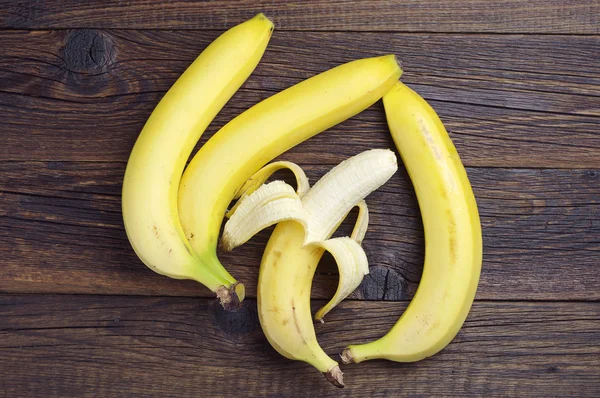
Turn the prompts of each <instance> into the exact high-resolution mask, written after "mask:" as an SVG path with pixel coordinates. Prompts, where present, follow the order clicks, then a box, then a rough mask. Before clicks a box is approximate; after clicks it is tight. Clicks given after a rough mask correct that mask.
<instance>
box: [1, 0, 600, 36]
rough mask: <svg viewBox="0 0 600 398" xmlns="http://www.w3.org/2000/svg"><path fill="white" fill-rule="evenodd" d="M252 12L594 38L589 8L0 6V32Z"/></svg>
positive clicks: (150, 1) (501, 4)
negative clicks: (567, 34) (8, 29)
mask: <svg viewBox="0 0 600 398" xmlns="http://www.w3.org/2000/svg"><path fill="white" fill-rule="evenodd" d="M258 12H264V13H266V14H267V15H268V16H271V17H272V18H273V20H274V21H275V23H276V24H277V27H278V28H279V29H282V30H285V29H288V30H306V31H315V30H337V31H394V32H414V31H424V32H505V33H570V34H595V33H599V32H600V17H599V16H598V15H600V4H599V3H598V1H596V0H577V1H563V0H529V1H527V2H523V1H517V0H495V1H493V2H491V1H488V0H447V1H437V0H422V1H418V2H414V1H406V0H369V1H360V0H349V1H329V0H308V1H307V0H292V1H273V0H258V1H257V0H252V1H250V0H235V1H182V0H177V1H162V0H144V1H122V0H86V1H79V0H61V1H46V0H2V1H0V27H4V28H20V29H23V28H25V29H40V28H42V29H43V28H73V27H77V28H81V27H93V28H128V29H147V28H164V29H226V28H228V27H230V26H231V25H234V24H237V23H239V22H240V21H243V20H244V19H247V18H249V17H251V16H252V15H254V14H255V13H258Z"/></svg>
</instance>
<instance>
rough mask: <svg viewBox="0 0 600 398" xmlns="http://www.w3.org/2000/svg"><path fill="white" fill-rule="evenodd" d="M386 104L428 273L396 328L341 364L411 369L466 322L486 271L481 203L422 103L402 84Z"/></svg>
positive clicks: (350, 352) (353, 349)
mask: <svg viewBox="0 0 600 398" xmlns="http://www.w3.org/2000/svg"><path fill="white" fill-rule="evenodd" d="M383 104H384V107H385V112H386V116H387V120H388V125H389V128H390V131H391V133H392V137H393V139H394V142H395V143H396V146H397V148H398V151H399V152H400V156H401V157H402V160H403V161H404V165H405V166H406V169H407V170H408V174H409V175H410V178H411V180H412V182H413V185H414V188H415V192H416V195H417V199H418V201H419V207H420V209H421V214H422V217H423V226H424V229H425V266H424V269H423V276H422V277H421V282H420V284H419V288H418V290H417V292H416V294H415V297H414V298H413V300H412V301H411V303H410V305H409V306H408V308H407V309H406V311H405V312H404V313H403V314H402V316H401V317H400V319H399V320H398V322H397V323H396V325H395V326H394V327H393V328H392V329H391V330H390V331H389V332H388V333H387V334H386V335H385V336H384V337H382V338H381V339H379V340H376V341H373V342H370V343H367V344H360V345H351V346H349V347H348V348H346V349H345V350H344V351H343V353H342V355H341V356H342V361H343V362H344V363H351V362H356V363H358V362H362V361H366V360H369V359H376V358H382V359H389V360H392V361H398V362H413V361H418V360H421V359H423V358H426V357H429V356H431V355H433V354H435V353H437V352H438V351H440V350H442V349H443V348H444V347H445V346H446V345H448V344H449V343H450V341H451V340H452V339H453V338H454V336H456V334H457V333H458V330H459V329H460V327H461V326H462V324H463V322H464V321H465V319H466V317H467V314H468V312H469V309H470V308H471V304H472V303H473V299H474V298H475V291H476V290H477V283H478V281H479V274H480V271H481V261H482V239H481V226H480V222H479V214H478V211H477V204H476V203H475V198H474V196H473V191H472V189H471V185H470V183H469V180H468V178H467V173H466V171H465V169H464V167H463V165H462V163H461V161H460V158H459V157H458V153H457V152H456V149H455V147H454V145H453V144H452V141H451V140H450V137H449V136H448V133H447V132H446V129H445V128H444V125H443V124H442V122H441V120H440V119H439V117H438V116H437V114H436V113H435V111H434V110H433V109H432V108H431V107H430V106H429V104H427V102H426V101H425V100H424V99H423V98H421V97H420V96H419V95H418V94H417V93H415V92H414V91H412V90H411V89H410V88H408V87H407V86H405V85H404V84H402V83H400V82H398V83H396V85H395V86H394V88H393V89H392V90H391V91H390V92H389V93H387V94H386V95H385V96H384V97H383Z"/></svg>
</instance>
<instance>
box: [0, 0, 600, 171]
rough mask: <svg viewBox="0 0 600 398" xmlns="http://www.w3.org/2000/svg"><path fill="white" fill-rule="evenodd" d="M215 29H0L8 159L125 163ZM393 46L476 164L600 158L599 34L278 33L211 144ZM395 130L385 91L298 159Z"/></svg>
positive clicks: (297, 152) (321, 158)
mask: <svg viewBox="0 0 600 398" xmlns="http://www.w3.org/2000/svg"><path fill="white" fill-rule="evenodd" d="M82 4H83V3H82ZM218 33H219V32H199V31H177V32H171V31H142V32H140V31H132V30H126V31H97V30H74V31H50V32H49V31H33V32H24V31H4V32H2V34H0V46H1V47H2V48H4V49H5V50H4V54H3V57H2V58H0V121H2V123H3V134H2V137H1V138H0V144H1V145H0V160H45V161H55V160H88V161H91V160H94V161H119V162H125V161H126V160H127V157H128V154H129V151H130V149H131V147H132V145H133V143H134V141H135V139H136V137H137V135H138V133H139V131H140V129H141V128H142V126H143V124H144V122H145V120H146V119H147V117H148V116H149V114H150V112H151V111H152V109H153V108H154V106H155V105H156V103H157V102H158V100H159V99H160V98H161V97H162V95H163V94H164V92H165V91H166V90H167V89H168V88H169V87H170V86H171V85H172V84H173V82H174V81H175V79H176V78H177V77H178V76H179V74H180V73H181V72H182V71H183V70H184V69H185V68H186V66H187V65H189V63H190V62H191V61H192V60H193V59H194V58H195V57H196V56H197V54H198V53H199V52H200V51H201V50H202V49H203V48H204V47H205V46H206V45H207V44H208V43H210V41H211V40H212V39H214V37H215V36H216V35H217V34H218ZM324 49H326V50H324ZM387 52H395V53H397V54H398V55H399V56H400V58H401V59H402V61H403V64H404V68H405V70H406V72H405V75H404V77H403V80H404V81H405V82H407V83H408V84H409V85H410V86H412V87H414V88H416V89H417V90H418V91H419V92H420V93H422V94H423V95H424V97H426V98H427V99H429V100H430V101H431V103H432V105H433V106H434V107H435V108H436V110H437V111H438V112H439V114H440V115H441V117H442V119H443V120H444V122H445V123H446V125H447V127H448V129H449V130H450V133H451V135H452V138H453V139H454V141H455V142H456V145H457V148H458V151H459V153H460V154H461V157H462V158H463V161H464V163H465V164H466V165H468V166H483V167H534V168H537V167H552V168H599V167H600V160H599V159H600V135H599V134H597V132H598V131H599V130H600V96H599V95H598V92H599V90H600V67H599V65H598V63H597V62H595V60H596V59H598V55H599V54H600V38H599V37H598V36H579V37H570V36H515V35H500V36H499V35H445V34H443V35H428V34H392V33H379V34H375V33H361V34H356V33H349V32H346V33H335V32H321V33H308V32H306V33H304V32H303V33H297V32H275V35H274V37H273V39H272V43H271V45H270V46H269V49H268V50H267V53H266V54H265V57H264V58H263V61H262V62H261V64H260V65H259V66H258V68H257V69H256V71H255V73H254V74H253V75H252V76H251V77H250V79H249V80H248V81H247V83H246V84H245V85H244V87H243V88H242V89H241V90H240V91H239V92H238V93H237V94H236V96H235V97H234V98H233V99H232V100H231V101H230V103H229V104H228V105H227V106H226V108H225V109H224V110H223V112H221V114H220V115H219V116H218V117H217V119H216V120H215V122H214V123H213V125H212V126H211V127H210V128H209V131H208V132H207V133H206V134H204V136H203V140H202V141H201V142H205V140H206V139H208V138H209V137H210V136H211V135H212V133H214V131H215V130H216V129H217V128H218V127H219V126H222V125H223V124H224V123H226V122H227V121H228V120H230V119H231V118H232V117H234V116H235V115H237V114H239V113H240V112H242V111H243V110H245V109H247V108H248V107H250V106H251V105H252V104H254V103H256V102H258V101H260V100H261V99H264V98H266V97H268V96H270V95H272V94H274V93H275V92H277V91H280V90H282V89H284V88H286V87H289V86H290V85H292V84H294V83H297V82H299V81H300V80H302V79H304V78H307V77H310V76H312V75H314V74H316V73H318V72H320V71H324V70H326V69H328V68H331V67H333V66H335V65H338V64H339V63H342V62H347V61H350V60H352V59H354V58H360V57H367V56H374V55H381V54H385V53H387ZM339 142H345V143H348V142H350V143H351V145H344V146H340V145H339ZM390 142H391V141H390V139H389V134H388V133H387V126H386V124H385V118H384V115H383V110H382V106H381V104H380V103H378V104H376V105H375V106H373V107H372V108H370V109H369V110H367V111H365V112H363V113H361V114H360V115H358V116H356V117H355V118H353V119H350V120H348V121H347V122H345V123H342V124H341V125H339V126H336V127H334V128H332V129H331V131H329V132H327V134H322V135H319V136H317V137H315V138H313V139H311V140H309V141H308V142H307V143H305V144H304V145H302V146H300V147H298V148H296V149H294V150H293V151H292V152H291V153H290V157H291V158H292V159H298V160H304V159H306V158H310V159H311V161H313V162H315V163H317V162H319V163H323V162H327V164H332V163H337V162H339V161H341V160H342V159H343V158H344V157H346V156H347V155H348V153H349V151H354V150H364V149H367V148H370V147H374V146H375V147H377V146H388V145H390Z"/></svg>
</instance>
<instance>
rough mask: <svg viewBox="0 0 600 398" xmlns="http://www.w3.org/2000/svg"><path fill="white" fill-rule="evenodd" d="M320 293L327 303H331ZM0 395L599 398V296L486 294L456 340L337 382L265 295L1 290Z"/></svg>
mask: <svg viewBox="0 0 600 398" xmlns="http://www.w3.org/2000/svg"><path fill="white" fill-rule="evenodd" d="M321 304H322V303H320V302H315V303H314V306H315V308H316V307H317V306H318V305H321ZM405 307H406V303H383V302H377V303H374V302H371V303H369V302H349V301H346V302H344V303H342V305H341V306H340V307H339V308H337V309H335V310H334V311H333V312H332V313H331V314H330V315H329V316H328V320H327V322H326V323H325V324H318V325H316V329H317V336H318V338H319V341H320V343H321V345H322V346H323V348H324V349H325V350H326V352H327V353H329V354H330V355H336V354H337V353H338V352H339V351H340V350H341V349H342V348H343V347H344V346H345V345H346V344H348V343H357V342H366V341H370V340H372V339H374V338H376V337H378V336H380V335H382V334H383V333H385V331H387V330H388V329H389V327H390V326H391V325H392V324H393V323H394V322H395V321H396V319H397V318H398V315H399V314H400V313H401V311H403V310H404V308H405ZM0 336H2V339H1V341H2V343H1V344H0V370H1V372H2V376H3V377H2V378H0V391H3V393H4V394H6V396H10V397H18V396H27V397H38V396H39V397H42V396H43V397H88V396H90V397H92V396H93V397H98V396H102V397H116V396H123V395H124V394H125V395H127V396H143V397H155V396H156V397H164V396H207V397H210V396H226V395H231V394H232V393H234V392H235V393H239V392H241V391H243V392H244V393H243V395H244V396H248V397H263V396H270V397H273V396H277V397H280V396H286V397H288V396H289V397H292V396H293V397H315V396H318V397H334V396H335V397H338V396H367V397H390V396H394V397H398V396H457V397H458V396H460V397H462V396H486V397H487V396H529V395H531V394H532V393H533V394H534V395H536V396H544V397H555V396H556V397H559V396H560V397H565V396H578V397H579V396H589V397H592V396H596V395H597V393H598V391H599V390H600V346H598V344H597V342H598V340H599V339H600V303H598V302H594V303H564V302H537V303H531V302H476V303H475V304H474V306H473V308H472V310H471V313H470V314H469V318H468V319H467V322H466V323H465V325H464V326H463V328H462V330H461V331H460V332H459V334H458V336H457V337H456V338H455V339H454V341H453V342H452V343H451V344H450V345H449V346H448V347H447V348H446V349H445V350H443V351H442V352H440V353H439V354H437V355H435V356H433V357H431V358H428V359H426V360H423V361H421V362H417V363H412V364H397V363H392V362H384V361H370V362H365V363H362V364H358V365H349V366H344V367H343V371H344V372H345V381H346V388H345V389H344V390H337V389H336V388H335V387H333V386H331V385H330V384H329V383H328V382H327V381H326V380H325V378H324V377H323V376H321V375H320V374H319V373H318V372H316V371H315V370H314V369H313V368H311V367H310V366H309V365H306V364H303V363H299V362H293V361H289V360H287V359H285V358H283V357H281V356H279V355H278V354H277V353H276V352H275V351H274V350H273V349H272V348H271V347H270V346H269V344H268V343H267V341H266V339H265V337H264V336H263V334H262V331H261V329H260V325H259V323H258V316H257V313H256V304H255V302H254V301H247V302H246V305H245V306H244V308H243V309H242V310H241V311H240V312H237V313H224V312H223V311H222V310H221V309H220V307H219V306H218V304H216V303H215V302H214V300H207V299H183V298H137V297H90V296H45V295H42V296H37V295H33V296H0Z"/></svg>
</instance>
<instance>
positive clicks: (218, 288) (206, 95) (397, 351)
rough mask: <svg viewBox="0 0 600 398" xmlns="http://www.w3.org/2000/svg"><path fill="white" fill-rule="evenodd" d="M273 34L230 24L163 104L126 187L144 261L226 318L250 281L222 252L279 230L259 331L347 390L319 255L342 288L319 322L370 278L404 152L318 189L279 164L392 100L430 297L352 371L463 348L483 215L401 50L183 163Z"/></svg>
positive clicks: (217, 138) (391, 119) (325, 78)
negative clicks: (455, 343)
mask: <svg viewBox="0 0 600 398" xmlns="http://www.w3.org/2000/svg"><path fill="white" fill-rule="evenodd" d="M272 31H273V24H272V23H271V21H270V20H269V19H267V18H266V17H265V16H264V15H262V14H259V15H257V16H255V17H254V18H252V19H250V20H248V21H246V22H244V23H242V24H240V25H238V26H235V27H233V28H232V29H230V30H228V31H227V32H225V33H223V34H222V35H221V36H220V37H218V38H217V39H216V40H215V41H214V42H213V43H211V44H210V45H209V46H208V47H207V48H206V49H205V50H204V51H203V52H202V54H200V56H199V57H198V58H197V59H196V60H195V61H194V62H193V63H192V64H191V65H190V66H189V68H188V69H187V70H186V71H185V72H184V73H183V74H182V75H181V77H180V78H179V79H178V80H177V82H175V84H174V85H173V87H172V88H171V89H170V90H169V91H168V92H167V93H166V94H165V96H164V97H163V99H162V100H161V101H160V103H159V104H158V105H157V107H156V108H155V110H154V111H153V113H152V115H151V116H150V118H149V119H148V121H147V123H146V125H145V126H144V128H143V130H142V132H141V133H140V136H139V138H138V139H137V141H136V143H135V146H134V148H133V150H132V152H131V156H130V158H129V162H128V164H127V169H126V171H125V178H124V181H123V196H122V209H123V219H124V224H125V228H126V231H127V236H128V238H129V241H130V243H131V246H132V247H133V249H134V250H135V252H136V253H137V255H138V257H139V258H140V259H141V260H142V261H143V262H144V264H146V265H147V266H148V267H149V268H151V269H152V270H154V271H155V272H158V273H160V274H163V275H166V276H169V277H172V278H178V279H193V280H196V281H198V282H200V283H201V284H203V285H204V286H206V287H207V288H209V289H210V290H211V291H213V292H214V293H215V294H216V296H217V297H218V298H219V300H220V301H221V304H222V305H223V306H224V307H225V308H226V309H235V308H238V306H239V304H240V302H241V301H242V300H243V299H244V295H245V293H244V286H243V285H242V284H241V283H239V282H238V281H237V280H236V279H235V278H234V277H233V276H232V275H230V274H229V272H227V270H226V269H225V268H224V267H223V265H222V264H221V263H220V262H219V259H218V257H217V247H218V246H219V245H220V247H221V248H222V249H223V250H231V249H233V248H234V247H236V246H239V245H241V244H243V243H244V242H246V241H247V240H248V239H250V238H251V237H252V236H253V235H254V234H255V233H257V232H258V231H259V230H261V229H263V228H266V227H268V226H270V225H274V224H277V226H276V228H275V230H274V231H273V233H272V235H271V238H270V240H269V242H268V244H267V247H266V248H265V252H264V256H263V258H262V262H261V265H260V270H259V282H258V310H259V318H260V323H261V326H262V329H263V331H264V332H265V335H266V336H267V339H268V340H269V342H270V343H271V345H272V346H273V347H274V348H275V349H276V350H277V351H278V352H279V353H281V354H282V355H283V356H285V357H287V358H290V359H295V360H301V361H305V362H307V363H309V364H311V365H313V366H314V367H315V368H317V369H318V370H319V371H321V372H323V373H324V374H325V376H326V377H327V379H328V380H329V381H331V382H332V383H333V384H334V385H336V386H339V387H342V386H343V378H342V372H341V371H340V368H339V366H338V363H337V362H336V361H334V360H333V359H332V358H330V357H329V356H328V355H327V354H325V353H324V352H323V350H322V349H321V347H320V346H319V344H318V342H317V339H316V335H315V329H314V325H313V319H312V315H311V312H310V291H311V284H312V279H313V276H314V273H315V269H316V267H317V265H318V262H319V260H320V258H321V256H322V254H323V253H324V251H325V250H326V251H329V252H330V253H331V254H332V255H333V257H334V259H335V260H336V262H337V264H338V268H339V274H340V281H339V285H338V289H337V291H336V292H335V295H334V296H333V298H332V299H331V301H330V302H329V303H327V304H326V305H325V306H324V307H323V308H321V309H320V310H319V311H318V312H317V313H316V315H315V319H317V320H321V321H322V319H323V317H324V316H325V314H327V313H328V312H329V311H331V310H332V309H333V308H334V307H335V306H336V305H337V304H338V303H339V302H340V301H341V300H343V299H344V298H345V297H347V296H348V295H349V294H350V293H351V292H352V291H353V290H354V289H356V287H357V286H358V285H359V284H360V282H361V281H362V278H363V277H364V275H365V274H367V273H368V272H369V265H368V260H367V257H366V255H365V253H364V251H363V249H362V247H361V242H362V239H363V237H364V235H365V233H366V231H367V226H368V208H367V204H366V202H365V201H364V198H365V197H366V196H367V195H369V194H370V193H371V192H373V191H374V190H375V189H377V188H378V187H379V186H381V185H382V184H384V183H385V182H386V181H387V180H388V179H389V178H390V177H391V176H392V175H393V174H394V173H395V172H396V170H397V160H396V156H395V154H394V153H393V152H392V151H390V150H382V149H374V150H370V151H366V152H363V153H361V154H359V155H356V156H354V157H352V158H350V159H347V160H346V161H344V162H342V163H341V164H340V165H338V166H336V167H335V168H333V169H332V170H331V171H330V172H329V173H327V174H326V175H325V176H324V177H323V178H322V179H321V180H319V181H318V182H317V183H316V184H314V186H312V187H310V185H309V183H308V180H307V178H306V176H305V175H304V172H303V171H302V169H301V168H300V167H299V166H298V165H296V164H294V163H290V162H285V161H280V162H274V163H269V162H270V161H271V160H272V159H274V158H275V157H277V156H278V155H280V154H282V153H283V152H285V151H286V150H288V149H290V148H292V147H294V146H295V145H297V144H299V143H301V142H302V141H304V140H306V139H308V138H310V137H312V136H314V135H315V134H318V133H320V132H322V131H324V130H326V129H328V128H330V127H332V126H334V125H335V124H338V123H340V122H342V121H344V120H346V119H347V118H349V117H351V116H353V115H355V114H357V113H359V112H361V111H362V110H364V109H366V108H367V107H369V106H370V105H372V104H373V103H375V102H376V101H377V100H379V99H380V98H383V103H384V107H385V112H386V117H387V120H388V125H389V128H390V131H391V134H392V137H393V139H394V142H395V144H396V147H397V149H398V152H399V153H400V156H401V157H402V160H403V162H404V165H405V166H406V168H407V170H408V173H409V175H410V178H411V180H412V182H413V185H414V188H415V192H416V195H417V199H418V201H419V206H420V209H421V214H422V217H423V224H424V229H425V244H426V245H425V266H424V270H423V276H422V279H421V283H420V285H419V288H418V290H417V293H416V295H415V297H414V299H413V300H412V302H411V303H410V305H409V307H408V308H407V309H406V311H405V312H404V313H403V314H402V316H401V317H400V319H399V320H398V322H397V323H396V325H395V326H394V327H393V328H392V329H391V330H390V331H389V333H388V334H387V335H385V336H384V337H382V338H381V339H379V340H377V341H373V342H370V343H368V344H362V345H351V346H349V347H348V348H346V349H345V350H344V351H343V352H342V354H341V358H342V361H343V362H344V363H351V362H357V363H358V362H361V361H365V360H368V359H376V358H383V359H389V360H393V361H399V362H412V361H418V360H420V359H423V358H426V357H428V356H431V355H433V354H435V353H436V352H438V351H440V350H441V349H442V348H444V347H445V346H446V345H447V344H448V343H449V342H450V341H451V340H452V339H453V338H454V336H455V335H456V334H457V332H458V330H459V329H460V327H461V326H462V324H463V322H464V320H465V318H466V316H467V314H468V312H469V309H470V307H471V304H472V302H473V299H474V296H475V291H476V289H477V283H478V281H479V273H480V270H481V260H482V239H481V227H480V223H479V215H478V212H477V205H476V203H475V198H474V196H473V192H472V189H471V186H470V184H469V180H468V178H467V174H466V172H465V169H464V167H463V165H462V163H461V161H460V158H459V157H458V154H457V152H456V149H455V148H454V145H453V144H452V142H451V140H450V138H449V136H448V133H447V132H446V130H445V128H444V126H443V124H442V122H441V121H440V119H439V118H438V116H437V115H436V113H435V111H434V110H433V109H432V108H431V107H430V106H429V105H428V104H427V102H426V101H425V100H424V99H423V98H421V97H420V96H419V95H418V94H417V93H415V92H414V91H412V90H411V89H409V88H408V87H406V86H405V85H403V84H402V83H400V82H399V81H398V79H399V77H400V75H401V74H402V70H401V68H400V66H399V65H398V62H397V60H396V58H395V57H394V56H393V55H387V56H382V57H376V58H368V59H361V60H357V61H354V62H350V63H347V64H344V65H340V66H338V67H336V68H333V69H331V70H329V71H326V72H324V73H321V74H319V75H316V76H314V77H312V78H310V79H307V80H305V81H303V82H301V83H299V84H296V85H295V86H292V87H290V88H288V89H286V90H284V91H282V92H280V93H278V94H275V95H273V96H272V97H270V98H268V99H266V100H264V101H262V102H260V103H258V104H256V105H254V106H253V107H251V108H250V109H248V110H247V111H245V112H243V113H242V114H240V115H239V116H237V117H236V118H234V119H233V120H231V121H230V122H229V123H227V124H226V125H225V126H223V127H222V128H221V129H220V130H219V131H218V132H217V133H216V134H215V135H214V136H213V137H211V138H210V139H209V140H208V141H207V143H206V144H205V145H204V146H203V147H202V148H200V150H199V151H198V152H197V154H196V155H195V156H194V157H193V158H192V160H191V162H190V163H189V165H188V166H187V168H186V167H185V165H186V162H187V160H188V158H189V156H190V154H191V152H192V150H193V148H194V146H195V144H196V143H197V142H198V140H199V139H200V136H201V135H202V133H203V132H204V130H205V129H206V128H207V126H208V125H209V124H210V122H211V121H212V120H213V118H214V117H215V116H216V114H217V113H218V112H219V111H220V110H221V108H222V107H223V106H224V105H225V103H227V101H228V100H229V99H230V98H231V96H232V95H233V94H234V93H235V92H236V90H237V89H239V87H240V86H241V85H242V84H243V83H244V81H245V80H246V79H247V78H248V76H249V75H250V74H251V73H252V71H253V70H254V68H255V67H256V66H257V64H258V62H259V60H260V59H261V57H262V55H263V53H264V51H265V49H266V47H267V44H268V42H269V39H270V37H271V34H272ZM268 163H269V164H268ZM281 168H289V169H290V170H291V171H292V172H293V173H294V174H295V176H296V180H297V187H296V189H294V188H293V187H291V186H289V185H288V184H286V183H284V182H283V181H273V182H269V183H266V182H267V180H268V179H269V177H270V176H271V175H272V174H273V173H274V172H275V171H277V170H279V169H281ZM184 169H185V170H184ZM235 199H237V202H236V203H235V206H234V207H233V208H231V209H230V210H229V211H227V209H228V206H229V204H230V203H231V202H232V200H235ZM354 207H358V209H359V216H358V218H357V221H356V225H355V228H354V230H353V232H352V234H351V236H349V237H341V238H333V239H331V235H332V234H333V232H334V231H335V230H336V229H337V227H338V226H339V225H340V223H341V222H342V221H343V219H344V218H345V217H346V215H347V214H348V213H349V212H350V210H351V209H352V208H354ZM225 217H227V218H228V221H227V223H226V224H225V226H224V232H223V236H222V238H221V240H220V241H219V231H220V229H221V224H222V222H223V219H224V218H225Z"/></svg>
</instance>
